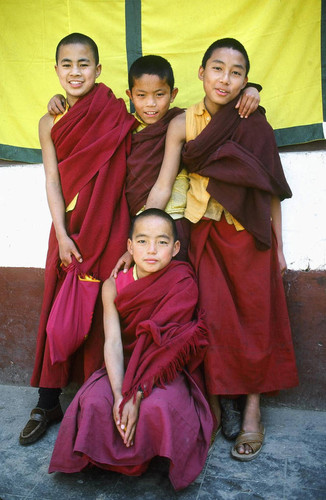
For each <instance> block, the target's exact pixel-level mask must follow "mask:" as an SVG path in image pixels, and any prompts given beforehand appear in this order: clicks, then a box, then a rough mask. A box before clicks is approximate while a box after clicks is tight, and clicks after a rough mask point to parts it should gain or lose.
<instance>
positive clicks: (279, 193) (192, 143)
mask: <svg viewBox="0 0 326 500" xmlns="http://www.w3.org/2000/svg"><path fill="white" fill-rule="evenodd" d="M248 71H249V59H248V55H247V52H246V51H245V49H244V47H243V46H242V45H241V44H240V43H239V42H238V41H237V40H234V39H222V40H218V41H216V42H214V43H213V44H212V45H211V46H210V47H209V48H208V49H207V51H206V53H205V55H204V58H203V61H202V65H201V66H200V69H199V78H200V79H201V80H202V81H203V86H204V90H205V98H204V100H203V101H202V102H201V103H199V104H197V105H195V106H193V107H191V108H189V109H188V110H187V111H186V113H184V114H182V115H179V116H177V117H176V118H175V119H174V120H173V121H171V124H170V126H169V129H168V132H167V140H166V151H165V156H164V161H163V165H162V169H161V172H160V175H159V178H158V180H157V182H156V184H155V186H154V187H153V189H152V191H151V193H150V195H149V198H148V200H147V203H146V206H147V207H151V206H157V207H160V208H161V207H163V208H164V206H165V204H166V201H167V200H168V198H169V196H170V192H171V186H172V184H173V181H174V178H175V175H176V172H177V169H178V165H179V162H180V155H181V150H182V148H183V146H184V143H185V142H186V145H185V147H184V150H183V153H182V161H183V163H184V164H185V165H186V167H187V169H188V171H189V172H190V174H189V177H190V188H189V191H188V193H187V207H186V210H185V217H187V218H188V219H189V220H190V221H191V222H192V223H193V226H192V229H191V241H190V250H189V258H190V261H191V263H192V264H193V266H194V268H195V270H196V273H197V275H198V280H199V292H200V306H201V307H202V308H204V309H205V310H206V315H207V316H206V317H207V323H208V332H209V341H210V346H209V348H208V350H207V354H206V357H205V376H206V386H207V390H208V392H209V395H210V396H209V397H210V402H211V407H212V409H213V410H214V413H215V416H216V418H217V419H219V418H220V408H219V403H218V395H222V396H233V397H235V396H238V395H245V396H246V398H245V399H246V400H245V406H244V410H243V415H242V423H241V430H240V432H239V433H238V436H237V439H236V442H235V445H234V446H233V448H232V450H231V452H232V456H233V457H234V458H236V459H238V460H242V461H247V460H252V459H253V458H255V457H256V456H257V455H258V454H259V452H260V451H261V447H262V444H263V439H264V433H265V431H264V427H263V424H262V423H261V414H260V394H261V393H268V392H272V391H277V390H279V389H285V388H290V387H293V386H295V385H297V383H298V379H297V371H296V365H295V358H294V352H293V346H292V339H291V331H290V325H289V318H288V313H287V308H286V302H285V296H284V289H283V285H282V278H281V274H282V273H283V272H284V270H285V269H286V262H285V258H284V255H283V250H282V224H281V208H280V200H282V199H284V198H288V197H290V196H291V191H290V188H289V186H288V184H287V182H286V180H285V177H284V174H283V170H282V166H281V163H280V160H279V156H278V152H277V148H276V144H275V139H274V134H273V130H272V129H271V127H270V126H269V124H268V123H267V121H266V119H265V116H264V114H263V113H262V112H261V111H259V110H258V111H256V112H255V113H253V114H252V115H251V116H250V117H249V118H248V119H247V120H240V118H239V116H238V113H236V112H235V110H234V104H235V102H236V101H237V99H238V96H239V93H240V92H241V89H242V88H243V87H244V86H245V85H246V82H247V74H248ZM222 425H223V419H222ZM224 433H225V434H227V433H226V432H225V431H224ZM228 437H231V436H228ZM232 437H233V436H232Z"/></svg>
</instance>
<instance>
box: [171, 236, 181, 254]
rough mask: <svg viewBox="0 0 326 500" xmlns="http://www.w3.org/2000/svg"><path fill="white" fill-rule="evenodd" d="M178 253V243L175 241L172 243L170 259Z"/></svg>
mask: <svg viewBox="0 0 326 500" xmlns="http://www.w3.org/2000/svg"><path fill="white" fill-rule="evenodd" d="M179 252H180V241H179V240H177V241H175V242H174V245H173V253H172V257H175V256H176V255H177V254H178V253H179Z"/></svg>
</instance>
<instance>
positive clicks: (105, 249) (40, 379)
mask: <svg viewBox="0 0 326 500" xmlns="http://www.w3.org/2000/svg"><path fill="white" fill-rule="evenodd" d="M56 62H57V64H56V67H55V68H56V72H57V75H58V77H59V80H60V83H61V85H62V87H63V88H64V89H65V91H66V94H67V109H68V112H67V113H66V114H64V116H62V117H61V118H60V120H59V121H57V122H56V123H55V124H53V117H51V116H50V115H45V116H44V117H43V118H42V119H41V121H40V127H39V132H40V142H41V146H42V153H43V162H44V167H45V174H46V190H47V197H48V202H49V207H50V211H51V215H52V219H53V225H52V228H51V233H50V240H49V249H48V255H47V261H46V269H45V290H44V299H43V305H42V312H41V320H40V326H39V331H38V337H37V349H36V360H35V366H34V372H33V375H32V380H31V385H32V386H34V387H40V389H39V393H40V398H39V402H38V404H37V407H36V408H34V409H33V410H32V413H31V417H30V420H29V421H28V423H27V425H26V426H25V428H24V429H23V431H22V432H21V434H20V443H21V444H30V443H32V442H34V441H36V440H37V439H38V438H39V437H40V436H41V435H42V434H43V433H44V432H45V430H46V428H47V426H48V425H49V424H50V423H51V422H53V421H56V420H60V419H61V418H62V410H61V407H60V403H59V394H60V392H61V388H62V387H64V386H66V385H67V384H68V383H69V382H70V381H71V380H72V379H75V380H77V381H79V382H83V381H84V380H86V379H87V378H88V377H89V376H90V375H91V374H92V373H93V372H94V371H95V370H96V369H98V368H99V367H100V366H102V363H103V349H102V347H103V326H102V312H101V300H100V299H99V300H98V301H97V303H96V306H95V311H94V316H93V322H92V327H91V330H90V332H89V335H88V338H87V340H86V342H85V343H84V345H83V346H82V347H81V348H80V349H78V351H77V352H76V353H75V354H74V355H73V356H70V357H69V358H68V359H67V361H65V362H62V363H56V364H52V362H51V358H50V353H49V342H48V338H47V333H46V327H47V321H48V318H49V314H50V311H51V308H52V305H53V302H54V299H55V297H56V296H57V294H58V292H59V290H60V288H61V286H62V284H63V282H64V279H65V276H66V273H65V272H64V271H63V269H62V267H61V264H62V265H63V266H68V265H70V264H71V263H72V261H73V262H74V264H75V266H76V267H77V268H78V272H79V273H80V274H81V275H82V276H83V275H86V274H88V275H90V276H92V277H95V278H97V279H99V280H101V281H102V280H105V279H106V278H108V276H109V275H110V272H111V270H112V267H113V265H114V264H115V262H116V261H117V259H118V258H119V256H120V255H121V253H122V252H123V250H124V248H125V241H126V237H127V234H128V228H129V213H128V206H127V202H126V199H125V195H124V184H125V175H126V156H127V154H128V153H129V151H130V144H131V134H130V131H131V129H132V128H133V126H134V124H135V120H134V118H133V117H132V116H130V115H129V114H128V112H127V110H126V107H125V104H124V102H123V100H122V99H116V97H115V96H114V95H113V93H112V91H111V90H110V89H109V88H108V87H106V86H105V85H103V84H99V85H96V84H95V81H96V78H97V77H98V76H99V75H100V73H101V65H100V64H99V58H98V50H97V46H96V44H95V43H94V41H93V40H92V39H90V38H89V37H87V36H85V35H82V34H79V33H73V34H71V35H68V36H67V37H65V38H64V39H63V40H61V42H60V43H59V45H58V47H57V53H56ZM77 321H78V318H76V322H77Z"/></svg>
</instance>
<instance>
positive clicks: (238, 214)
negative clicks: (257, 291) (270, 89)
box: [182, 99, 292, 249]
mask: <svg viewBox="0 0 326 500" xmlns="http://www.w3.org/2000/svg"><path fill="white" fill-rule="evenodd" d="M235 102H236V99H235V100H233V101H232V102H230V103H229V104H227V105H226V106H224V107H223V109H221V111H219V112H218V113H216V115H214V116H213V117H212V120H211V122H210V123H209V124H208V125H207V127H206V128H205V129H204V130H203V131H202V132H201V134H200V135H199V136H198V137H196V139H194V140H192V141H189V142H188V143H187V144H186V145H185V148H184V151H183V155H182V160H183V162H184V164H185V165H186V167H187V168H188V170H189V172H196V173H197V174H200V175H203V176H205V177H209V179H210V180H209V183H208V186H207V191H208V193H209V194H210V195H211V196H212V197H213V198H214V199H215V200H217V201H218V202H219V203H221V204H222V205H223V207H225V208H226V209H227V210H228V211H229V212H230V213H231V214H232V215H233V217H235V218H236V219H237V220H238V221H239V222H240V223H241V224H242V225H243V226H244V227H245V228H246V230H247V231H249V232H250V233H251V234H252V235H253V236H254V237H255V239H256V241H257V246H258V248H260V249H266V248H270V247H271V242H272V237H271V226H270V217H271V211H270V206H271V197H272V196H273V195H275V196H279V197H280V199H281V200H283V199H284V198H290V197H291V196H292V193H291V190H290V188H289V186H288V184H287V182H286V179H285V176H284V173H283V169H282V165H281V162H280V158H279V155H278V151H277V147H276V142H275V138H274V132H273V129H272V128H271V126H270V125H269V123H268V122H267V121H266V118H265V116H264V115H263V113H262V112H260V111H259V110H257V111H256V112H255V113H253V114H252V115H251V116H250V117H249V119H247V120H243V119H241V118H240V117H239V114H238V112H237V110H236V109H235V108H234V105H235Z"/></svg>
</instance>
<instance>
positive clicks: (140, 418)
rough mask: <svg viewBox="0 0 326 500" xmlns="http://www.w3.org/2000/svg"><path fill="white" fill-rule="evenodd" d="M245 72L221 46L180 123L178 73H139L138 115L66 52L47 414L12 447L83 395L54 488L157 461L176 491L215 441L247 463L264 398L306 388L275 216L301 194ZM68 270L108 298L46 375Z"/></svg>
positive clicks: (58, 454)
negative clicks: (93, 471) (75, 478)
mask: <svg viewBox="0 0 326 500" xmlns="http://www.w3.org/2000/svg"><path fill="white" fill-rule="evenodd" d="M249 66H250V65H249V59H248V55H247V52H246V50H245V48H244V47H243V45H242V44H241V43H240V42H238V41H237V40H235V39H232V38H226V39H221V40H217V41H216V42H214V43H213V44H212V45H211V46H210V47H209V48H208V49H207V51H206V52H205V54H204V57H203V60H202V64H201V66H200V68H199V73H198V76H199V78H200V80H202V82H203V88H204V93H205V96H204V99H203V100H202V101H201V102H200V103H198V104H196V105H194V106H192V107H190V108H188V109H187V110H186V111H184V110H182V109H179V108H172V109H169V108H170V104H171V103H172V102H173V100H174V98H175V96H176V94H177V92H178V89H176V88H175V87H174V77H173V71H172V68H171V66H170V64H169V63H168V61H167V60H166V59H164V58H162V57H160V56H144V57H141V58H139V59H137V60H136V61H135V62H134V63H133V64H132V66H131V68H130V70H129V89H128V90H127V95H128V96H129V98H130V100H131V101H132V102H133V105H134V107H135V110H136V112H135V114H134V115H131V114H129V113H128V112H127V110H126V107H125V104H124V101H123V100H122V99H117V98H116V97H115V96H114V94H113V93H112V91H111V90H110V89H109V88H108V87H106V86H105V85H104V84H102V83H100V84H96V79H97V78H98V76H99V75H100V73H101V65H100V64H99V55H98V49H97V46H96V44H95V42H94V41H93V40H92V39H90V38H89V37H87V36H85V35H82V34H79V33H73V34H71V35H68V36H67V37H65V38H63V39H62V40H61V41H60V42H59V44H58V47H57V51H56V66H55V69H56V72H57V75H58V78H59V81H60V83H61V85H62V87H63V89H64V90H65V93H66V98H63V96H57V97H55V98H53V99H52V100H51V101H50V104H49V108H50V110H51V113H52V114H50V113H48V114H46V115H45V116H44V117H43V118H42V119H41V120H40V128H39V135H40V142H41V147H42V153H43V162H44V167H45V174H46V190H47V197H48V202H49V207H50V211H51V215H52V220H53V224H52V228H51V233H50V240H49V250H48V256H47V262H46V270H45V291H44V300H43V306H42V313H41V320H40V326H39V331H38V337H37V350H36V361H35V367H34V371H33V375H32V379H31V385H32V386H34V387H39V401H38V403H37V405H36V407H35V408H34V409H33V410H32V412H31V416H30V419H29V421H28V422H27V424H26V426H25V427H24V429H23V430H22V432H21V434H20V443H21V444H23V445H25V444H31V443H33V442H35V441H37V440H38V439H39V438H40V437H41V436H42V435H43V434H44V432H45V431H46V429H47V427H48V426H49V425H50V424H51V423H52V422H56V421H59V420H61V419H62V417H63V412H62V409H61V406H60V401H59V396H60V393H61V389H62V388H63V387H65V386H67V385H68V384H69V382H70V381H72V380H76V381H78V382H79V383H80V384H81V383H83V382H84V385H82V387H81V388H80V390H79V391H78V393H77V394H76V396H75V398H74V400H73V401H72V403H71V405H70V406H69V408H68V409H67V411H66V414H65V416H64V418H63V421H62V423H61V426H60V429H59V434H58V438H57V441H56V445H55V448H54V452H53V455H52V459H51V463H50V468H49V471H50V472H54V471H61V472H67V473H71V472H77V471H80V470H82V469H84V468H85V467H88V466H90V465H96V466H98V467H101V468H104V469H108V470H113V471H118V472H121V473H123V474H128V475H140V474H142V473H143V472H144V471H145V470H146V468H147V467H148V464H149V462H150V461H151V459H152V458H153V457H155V456H160V457H165V458H166V459H168V460H169V464H170V466H169V478H170V480H171V482H172V484H173V486H174V487H175V488H176V489H180V488H184V487H186V486H187V485H188V484H190V483H191V482H192V481H193V480H194V479H195V478H196V477H197V476H198V474H199V473H200V471H201V470H202V468H203V466H204V463H205V460H206V457H207V453H208V450H209V447H210V446H211V445H212V443H213V441H214V439H215V437H216V435H217V433H218V432H219V430H220V429H221V427H222V432H223V434H224V435H225V437H226V438H228V439H235V443H234V444H233V445H232V448H231V454H232V456H233V457H234V458H235V459H238V460H242V461H248V460H252V459H254V458H255V457H256V456H257V455H258V454H259V453H260V451H261V449H262V445H263V441H264V435H265V429H264V426H263V424H262V422H261V414H260V395H261V394H262V393H274V392H275V391H278V390H280V389H284V388H290V387H293V386H295V385H296V384H297V383H298V380H297V371H296V366H295V359H294V352H293V346H292V339H291V331H290V325H289V318H288V313H287V308H286V301H285V296H284V290H283V284H282V274H283V272H284V271H285V269H286V263H285V259H284V255H283V250H282V222H281V208H280V201H281V200H282V199H284V198H286V197H290V196H291V191H290V188H289V186H288V184H287V182H286V179H285V177H284V174H283V170H282V166H281V163H280V159H279V155H278V151H277V147H276V143H275V139H274V134H273V130H272V128H271V127H270V125H269V124H268V122H267V121H266V118H265V114H264V110H263V109H262V108H258V104H259V93H258V91H257V90H256V88H254V86H251V84H249V86H248V71H249ZM257 108H258V109H257ZM53 114H55V115H56V116H55V117H53ZM249 115H250V116H249ZM244 118H245V119H244ZM130 218H132V224H131V229H130V228H129V226H130ZM126 245H127V252H126V253H125V250H126ZM72 263H73V264H74V265H75V267H76V269H77V270H78V273H79V275H80V276H81V277H83V276H85V275H87V276H91V277H94V278H96V279H98V280H100V281H101V282H102V283H103V286H102V294H99V297H98V299H97V301H96V305H95V310H94V314H93V319H92V324H91V328H90V331H89V333H88V336H87V339H86V341H85V342H84V343H83V344H82V346H81V347H80V348H78V349H77V351H76V352H75V353H73V355H72V356H69V357H68V359H67V360H66V361H64V362H60V363H54V364H53V363H52V361H51V354H50V349H49V341H48V335H47V322H48V318H49V315H50V312H51V309H52V306H53V303H54V300H55V298H56V297H57V295H58V293H59V291H60V289H61V287H62V285H63V283H64V282H65V278H66V268H67V267H69V266H70V265H71V264H72ZM132 263H134V265H133V266H132V265H131V264H132ZM121 267H123V270H122V271H120V272H118V271H119V269H120V268H121Z"/></svg>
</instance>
